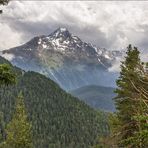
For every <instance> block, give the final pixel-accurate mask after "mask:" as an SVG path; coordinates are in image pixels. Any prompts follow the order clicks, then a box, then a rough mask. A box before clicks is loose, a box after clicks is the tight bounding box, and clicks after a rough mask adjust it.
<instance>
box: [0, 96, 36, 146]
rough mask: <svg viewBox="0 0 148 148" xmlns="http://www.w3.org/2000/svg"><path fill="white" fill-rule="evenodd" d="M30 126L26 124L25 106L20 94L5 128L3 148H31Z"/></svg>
mask: <svg viewBox="0 0 148 148" xmlns="http://www.w3.org/2000/svg"><path fill="white" fill-rule="evenodd" d="M31 128H32V127H31V124H30V123H29V122H28V119H27V114H26V110H25V104H24V100H23V97H22V95H21V94H20V95H19V96H18V98H17V100H16V108H15V112H14V115H13V117H12V120H11V121H10V123H8V125H7V127H6V141H5V142H4V143H3V145H2V147H3V148H5V147H6V148H32V147H33V144H32V131H31Z"/></svg>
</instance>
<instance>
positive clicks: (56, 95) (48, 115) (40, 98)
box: [0, 57, 109, 148]
mask: <svg viewBox="0 0 148 148" xmlns="http://www.w3.org/2000/svg"><path fill="white" fill-rule="evenodd" d="M0 63H8V64H10V63H9V62H8V61H6V60H4V59H3V58H1V57H0ZM10 65H11V64H10ZM11 66H12V65H11ZM13 70H14V71H15V72H16V73H17V75H18V80H17V84H16V85H15V86H5V87H1V89H0V112H3V114H4V122H5V124H6V123H8V122H9V121H10V120H11V118H12V115H13V112H14V105H15V99H16V97H17V95H18V94H19V92H20V91H22V94H23V96H24V101H25V105H26V110H27V113H28V117H29V120H30V121H31V123H32V128H33V143H34V147H35V148H54V147H56V148H89V147H90V146H92V145H94V144H95V143H96V142H98V136H100V135H104V134H107V133H108V130H109V129H108V124H107V118H106V114H104V113H102V112H97V111H95V110H94V109H92V108H90V107H89V106H88V105H86V104H85V103H84V102H82V101H80V100H79V99H77V98H75V97H72V96H71V95H70V94H68V93H66V92H65V91H63V90H62V89H61V88H60V87H59V86H58V85H57V84H56V83H55V82H54V81H52V80H50V79H49V78H47V77H45V76H44V75H41V74H39V73H36V72H30V71H28V72H25V71H22V70H21V69H18V68H17V67H13ZM3 125H4V124H3ZM0 129H1V131H3V129H2V127H1V124H0Z"/></svg>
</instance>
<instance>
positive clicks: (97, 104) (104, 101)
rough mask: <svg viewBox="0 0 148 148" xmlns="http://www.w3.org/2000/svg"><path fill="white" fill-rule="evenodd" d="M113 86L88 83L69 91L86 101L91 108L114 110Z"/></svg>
mask: <svg viewBox="0 0 148 148" xmlns="http://www.w3.org/2000/svg"><path fill="white" fill-rule="evenodd" d="M114 90H115V88H112V87H103V86H95V85H89V86H84V87H81V88H78V89H76V90H72V91H70V93H71V94H72V95H74V96H76V97H78V98H79V99H81V100H83V101H84V102H86V103H87V104H88V105H90V106H91V107H93V108H97V109H102V110H104V111H109V112H114V111H115V105H114V101H113V100H112V99H113V98H114V97H115V93H114Z"/></svg>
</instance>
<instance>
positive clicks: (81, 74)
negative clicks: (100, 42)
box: [2, 28, 120, 89]
mask: <svg viewBox="0 0 148 148" xmlns="http://www.w3.org/2000/svg"><path fill="white" fill-rule="evenodd" d="M2 56H3V57H5V58H7V57H8V58H7V59H8V60H10V61H11V62H12V63H13V64H14V65H16V66H18V67H21V68H22V69H24V70H33V71H37V72H40V73H42V74H45V75H46V76H49V77H50V78H51V79H53V80H54V81H56V82H57V83H58V84H59V85H60V86H61V87H63V88H64V89H72V88H76V87H80V86H83V85H88V84H101V85H105V84H107V83H108V82H109V83H111V82H110V81H111V80H113V79H112V78H110V75H109V73H108V69H109V68H110V67H112V64H113V63H114V61H115V60H116V59H117V57H119V56H120V54H119V52H118V51H109V50H106V49H104V48H98V47H97V46H94V45H92V44H90V43H86V42H83V41H82V40H81V39H80V38H79V37H77V36H75V35H73V34H71V33H70V32H69V31H68V30H67V29H66V28H58V29H57V30H56V31H54V32H53V33H51V34H50V35H47V36H46V35H42V36H37V37H34V38H33V39H31V40H30V41H29V42H27V43H26V44H24V45H21V46H18V47H14V48H11V49H9V50H4V51H3V52H2ZM102 77H104V78H105V79H106V81H101V80H102ZM107 77H108V78H107ZM67 79H68V80H67Z"/></svg>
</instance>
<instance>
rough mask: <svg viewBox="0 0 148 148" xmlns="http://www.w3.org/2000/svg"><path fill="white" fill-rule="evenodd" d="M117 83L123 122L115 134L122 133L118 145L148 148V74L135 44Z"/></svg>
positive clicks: (118, 101)
mask: <svg viewBox="0 0 148 148" xmlns="http://www.w3.org/2000/svg"><path fill="white" fill-rule="evenodd" d="M117 86H118V88H117V89H116V93H117V97H116V98H115V101H116V107H117V110H118V112H117V118H118V120H119V123H118V126H117V128H116V131H115V135H117V136H118V145H119V146H122V147H123V146H124V147H135V148H136V147H140V148H146V147H147V146H148V144H147V142H146V141H148V137H147V132H145V131H147V130H148V129H147V127H146V126H145V124H147V123H148V122H147V121H148V120H147V119H146V118H147V113H148V106H147V105H146V104H147V103H146V102H145V100H148V94H147V92H148V77H147V74H146V71H145V68H144V65H143V63H142V62H141V61H140V58H139V51H138V49H137V48H135V47H134V48H132V46H131V45H129V47H128V51H127V56H126V57H125V61H124V62H122V65H121V73H120V77H119V79H118V80H117ZM117 133H118V134H117Z"/></svg>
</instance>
